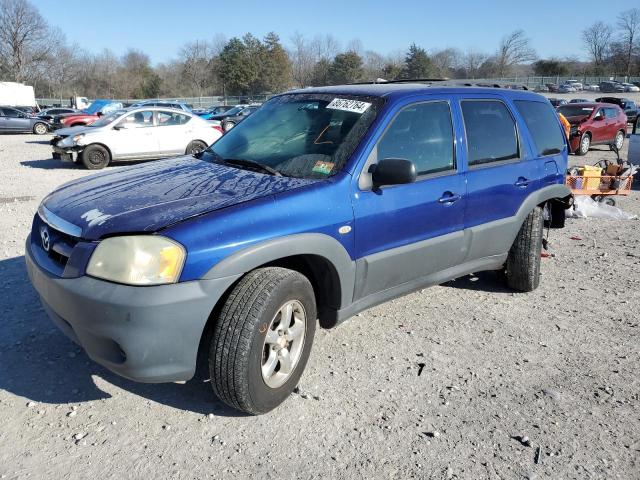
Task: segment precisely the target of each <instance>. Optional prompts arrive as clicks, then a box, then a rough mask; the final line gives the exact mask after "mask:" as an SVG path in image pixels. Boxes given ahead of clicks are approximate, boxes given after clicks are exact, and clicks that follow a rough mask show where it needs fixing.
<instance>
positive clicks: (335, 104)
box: [327, 98, 371, 113]
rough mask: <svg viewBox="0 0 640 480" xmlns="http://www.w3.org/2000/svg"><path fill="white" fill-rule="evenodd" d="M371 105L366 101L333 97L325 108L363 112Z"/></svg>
mask: <svg viewBox="0 0 640 480" xmlns="http://www.w3.org/2000/svg"><path fill="white" fill-rule="evenodd" d="M370 106H371V104H370V103H368V102H361V101H360V100H349V99H347V98H334V99H333V100H332V101H331V103H330V104H329V105H327V108H331V109H333V110H344V111H345V112H354V113H364V112H365V111H366V110H367V108H369V107H370Z"/></svg>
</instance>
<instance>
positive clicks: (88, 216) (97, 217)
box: [80, 208, 111, 227]
mask: <svg viewBox="0 0 640 480" xmlns="http://www.w3.org/2000/svg"><path fill="white" fill-rule="evenodd" d="M80 218H82V219H84V220H86V221H87V223H88V224H89V226H90V227H93V226H95V225H102V224H103V223H104V222H106V221H107V220H109V219H110V218H111V215H108V214H106V213H102V212H101V211H100V210H98V209H97V208H94V209H93V210H89V211H88V212H85V213H83V214H82V215H80Z"/></svg>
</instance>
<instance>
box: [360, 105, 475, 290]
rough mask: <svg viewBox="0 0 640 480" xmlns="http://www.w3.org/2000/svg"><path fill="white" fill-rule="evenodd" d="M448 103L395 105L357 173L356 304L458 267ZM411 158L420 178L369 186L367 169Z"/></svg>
mask: <svg viewBox="0 0 640 480" xmlns="http://www.w3.org/2000/svg"><path fill="white" fill-rule="evenodd" d="M451 103H452V102H451V98H450V97H449V98H444V99H443V98H442V97H440V96H439V98H438V99H437V100H429V99H424V100H422V101H416V100H415V99H414V100H413V101H412V103H409V104H405V105H403V106H399V107H398V108H397V111H396V112H395V113H394V117H393V118H392V119H391V121H390V122H389V124H388V126H387V127H386V129H385V130H384V132H382V133H381V135H380V138H379V139H378V141H377V143H376V145H375V146H374V147H373V150H372V151H371V153H370V154H369V158H368V160H367V163H366V164H365V166H364V168H363V171H362V173H361V174H360V177H359V181H358V185H357V193H356V194H355V195H354V197H353V198H354V200H353V208H354V214H355V247H356V253H357V257H358V261H357V275H358V282H357V285H356V290H355V299H358V298H363V297H366V296H367V295H370V294H373V293H376V292H381V291H384V290H386V289H389V288H393V287H396V286H399V285H402V284H405V283H407V282H411V281H414V280H417V279H419V278H421V277H424V276H427V275H429V274H433V273H436V272H439V271H442V270H445V269H447V268H449V267H451V266H454V265H457V264H458V263H459V262H460V260H461V259H462V257H463V240H462V239H463V232H462V226H463V218H464V217H463V215H464V205H465V186H464V177H463V175H462V174H461V173H460V172H459V170H458V166H457V163H456V157H457V154H456V142H455V135H454V127H453V119H452V110H451ZM385 158H403V159H407V160H411V161H412V162H413V163H414V165H415V166H416V170H417V172H418V178H417V180H416V182H415V183H411V184H406V185H393V186H385V187H382V188H379V189H375V190H374V189H372V188H371V175H370V174H369V173H368V169H369V167H370V165H372V164H375V163H377V162H378V161H380V160H382V159H385Z"/></svg>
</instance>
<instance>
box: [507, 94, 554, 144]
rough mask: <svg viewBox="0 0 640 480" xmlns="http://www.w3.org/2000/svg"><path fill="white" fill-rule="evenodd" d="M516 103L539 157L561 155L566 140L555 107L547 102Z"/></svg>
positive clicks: (524, 101)
mask: <svg viewBox="0 0 640 480" xmlns="http://www.w3.org/2000/svg"><path fill="white" fill-rule="evenodd" d="M514 103H515V105H516V108H517V109H518V112H519V113H520V116H521V117H522V118H523V119H524V123H525V124H526V125H527V129H528V130H529V133H530V134H531V137H532V138H533V143H534V144H535V147H536V151H537V153H538V155H540V156H544V155H552V154H554V153H560V152H561V151H562V150H563V149H564V147H565V139H564V133H563V132H562V128H561V126H560V123H559V122H558V118H557V116H556V112H555V111H554V110H553V107H551V106H550V105H549V104H547V103H546V102H530V101H527V100H516V101H515V102H514Z"/></svg>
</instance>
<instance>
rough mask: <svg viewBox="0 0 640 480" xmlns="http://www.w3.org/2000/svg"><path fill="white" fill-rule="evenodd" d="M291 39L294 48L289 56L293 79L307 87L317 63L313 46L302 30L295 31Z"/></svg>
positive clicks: (299, 84)
mask: <svg viewBox="0 0 640 480" xmlns="http://www.w3.org/2000/svg"><path fill="white" fill-rule="evenodd" d="M290 40H291V45H292V48H291V49H290V51H289V58H290V59H291V73H292V76H293V80H294V82H295V83H296V84H297V85H298V86H299V87H306V86H308V85H310V83H311V78H312V76H313V68H314V66H315V63H316V62H315V61H314V54H313V50H312V47H311V45H310V44H309V42H307V40H306V39H305V38H304V35H303V34H301V33H300V32H295V33H294V34H293V36H292V37H291V39H290Z"/></svg>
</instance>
